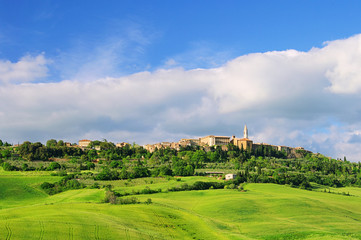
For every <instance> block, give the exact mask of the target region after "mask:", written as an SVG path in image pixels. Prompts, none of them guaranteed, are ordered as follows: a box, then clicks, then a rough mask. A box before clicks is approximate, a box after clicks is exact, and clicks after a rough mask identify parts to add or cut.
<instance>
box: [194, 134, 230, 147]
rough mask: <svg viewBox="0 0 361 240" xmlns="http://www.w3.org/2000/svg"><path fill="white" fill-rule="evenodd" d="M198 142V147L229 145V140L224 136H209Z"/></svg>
mask: <svg viewBox="0 0 361 240" xmlns="http://www.w3.org/2000/svg"><path fill="white" fill-rule="evenodd" d="M199 142H200V145H207V146H215V145H217V146H222V145H228V144H229V143H230V139H229V137H224V136H213V135H209V136H206V137H202V138H200V139H199Z"/></svg>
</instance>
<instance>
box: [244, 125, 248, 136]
mask: <svg viewBox="0 0 361 240" xmlns="http://www.w3.org/2000/svg"><path fill="white" fill-rule="evenodd" d="M243 137H244V138H247V139H248V129H247V125H246V124H245V125H244V130H243Z"/></svg>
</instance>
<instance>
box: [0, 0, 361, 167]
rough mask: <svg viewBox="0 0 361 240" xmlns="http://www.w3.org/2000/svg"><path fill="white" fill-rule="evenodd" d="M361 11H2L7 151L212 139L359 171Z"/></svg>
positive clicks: (0, 95) (56, 6)
mask: <svg viewBox="0 0 361 240" xmlns="http://www.w3.org/2000/svg"><path fill="white" fill-rule="evenodd" d="M360 12H361V2H359V1H347V2H341V1H134V0H133V1H106V2H104V1H0V102H1V103H0V134H1V135H0V139H3V140H7V141H10V142H13V143H16V142H22V141H25V140H31V141H42V142H45V141H46V140H47V139H49V138H56V139H64V140H66V141H71V142H76V141H78V140H79V139H82V138H90V139H93V140H94V139H103V138H106V139H108V140H111V141H115V142H118V141H119V142H120V141H128V142H137V143H140V144H145V143H152V142H159V141H178V140H179V139H180V138H182V137H199V136H204V135H209V134H219V135H233V134H235V135H240V134H241V133H242V130H243V124H245V123H247V124H248V127H249V130H250V137H252V139H254V140H255V141H256V142H267V143H271V144H280V145H290V146H304V147H305V148H308V149H310V150H312V151H315V152H321V153H324V154H326V155H330V156H332V157H341V158H343V156H344V155H346V156H348V157H349V158H350V159H352V160H353V161H358V160H359V156H360V154H361V150H358V144H359V143H360V142H361V140H360V139H361V121H360V120H359V119H361V118H360V117H361V108H359V107H358V106H357V104H355V103H357V102H358V101H359V100H360V99H359V98H360V97H359V96H360V93H361V72H360V70H359V68H360V67H359V66H361V50H360V49H361V43H360V38H361V37H360V35H359V34H360V33H361V25H360V22H361V15H360V14H359V13H360Z"/></svg>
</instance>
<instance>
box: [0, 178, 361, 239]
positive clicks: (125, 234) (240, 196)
mask: <svg viewBox="0 0 361 240" xmlns="http://www.w3.org/2000/svg"><path fill="white" fill-rule="evenodd" d="M58 179H59V177H51V176H47V175H43V174H39V175H37V176H36V175H35V176H34V175H29V176H27V175H23V174H22V173H21V174H18V175H16V174H13V175H1V173H0V193H1V195H0V196H1V198H0V206H1V207H2V209H0V239H361V189H359V188H345V189H338V190H339V191H340V192H343V191H346V192H347V191H349V192H350V194H352V196H344V195H337V194H330V193H324V192H316V191H305V190H300V189H295V188H290V187H288V186H280V185H274V184H247V185H246V186H245V189H246V190H247V191H246V192H239V191H236V190H226V189H221V190H207V191H186V192H169V193H157V194H151V195H138V196H137V197H138V198H139V199H140V201H142V202H144V201H145V200H146V199H147V198H151V199H152V201H153V203H152V204H149V205H146V204H144V203H142V204H134V205H110V204H105V203H101V201H102V199H103V198H104V190H102V189H80V190H71V191H66V192H63V193H60V194H56V195H53V196H48V195H46V194H45V193H44V192H42V191H41V190H40V189H39V188H38V186H39V184H40V183H41V182H43V181H57V180H58ZM197 180H201V179H200V178H193V177H191V178H182V182H177V181H174V180H170V181H168V180H166V179H153V180H152V179H150V178H149V179H139V180H137V181H135V180H133V181H134V182H133V181H132V182H131V184H132V186H130V185H127V186H123V185H122V184H124V182H120V181H119V182H114V185H116V184H118V185H116V187H115V188H118V190H122V189H123V188H129V189H136V188H140V189H143V188H144V186H149V187H151V188H153V187H152V185H155V186H156V187H166V186H168V185H167V184H170V185H174V184H182V183H188V184H190V183H192V182H194V181H197ZM210 180H212V181H214V179H210ZM150 181H153V183H152V184H151V185H149V183H150Z"/></svg>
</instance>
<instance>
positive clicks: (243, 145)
mask: <svg viewBox="0 0 361 240" xmlns="http://www.w3.org/2000/svg"><path fill="white" fill-rule="evenodd" d="M91 142H92V141H91V140H87V139H83V140H79V143H78V147H80V148H82V149H86V148H88V147H89V145H90V144H91ZM229 144H232V145H234V146H237V147H239V148H240V149H241V150H245V151H257V149H261V148H264V147H269V148H272V149H273V150H275V151H280V152H284V153H285V154H286V155H287V156H292V157H294V156H295V154H296V152H297V150H303V151H305V152H309V153H311V152H310V151H308V150H305V149H304V148H303V147H288V146H280V145H271V144H267V143H254V142H253V141H252V140H251V139H249V138H248V128H247V125H245V126H244V130H243V138H237V137H236V136H234V135H233V136H232V137H227V136H215V135H208V136H205V137H200V138H193V139H190V138H182V139H181V140H179V141H178V142H160V143H154V144H146V145H143V148H144V149H146V150H147V151H149V152H151V153H153V152H154V151H155V150H157V149H158V150H159V149H166V148H169V149H175V150H177V151H179V150H180V149H181V148H182V147H183V148H186V147H202V148H204V149H206V150H207V149H209V148H210V147H215V146H220V147H221V148H222V150H223V151H227V150H228V145H229ZM126 145H130V144H129V143H126V142H122V143H117V144H116V145H115V146H116V147H119V148H121V147H124V146H126ZM94 149H95V150H100V146H99V145H97V146H94Z"/></svg>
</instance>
